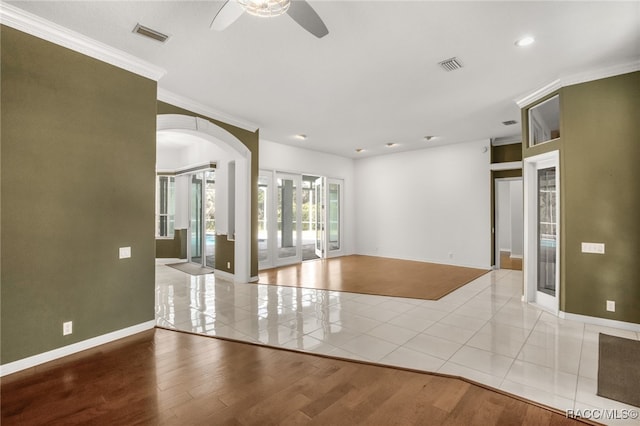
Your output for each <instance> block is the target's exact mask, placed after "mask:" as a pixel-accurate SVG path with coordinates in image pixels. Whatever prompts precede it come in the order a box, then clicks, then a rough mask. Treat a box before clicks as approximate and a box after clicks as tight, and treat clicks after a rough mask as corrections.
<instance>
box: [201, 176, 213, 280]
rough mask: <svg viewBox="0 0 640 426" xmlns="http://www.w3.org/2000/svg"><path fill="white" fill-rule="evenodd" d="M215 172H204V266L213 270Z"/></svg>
mask: <svg viewBox="0 0 640 426" xmlns="http://www.w3.org/2000/svg"><path fill="white" fill-rule="evenodd" d="M215 177H216V175H215V171H213V170H211V171H207V172H204V179H205V187H204V197H205V198H204V199H205V204H204V232H205V239H204V252H205V262H204V266H207V267H209V268H215V266H216V261H215V256H216V179H215Z"/></svg>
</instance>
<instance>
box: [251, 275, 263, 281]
mask: <svg viewBox="0 0 640 426" xmlns="http://www.w3.org/2000/svg"><path fill="white" fill-rule="evenodd" d="M259 279H260V277H259V276H258V275H256V276H255V277H251V278H249V282H250V283H257V282H258V280H259Z"/></svg>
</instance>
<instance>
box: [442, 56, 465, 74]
mask: <svg viewBox="0 0 640 426" xmlns="http://www.w3.org/2000/svg"><path fill="white" fill-rule="evenodd" d="M438 65H440V66H441V67H442V69H443V70H445V71H455V70H457V69H460V68H462V64H461V63H460V61H458V58H456V57H453V58H449V59H445V60H444V61H442V62H438Z"/></svg>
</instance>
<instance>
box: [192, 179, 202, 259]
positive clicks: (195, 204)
mask: <svg viewBox="0 0 640 426" xmlns="http://www.w3.org/2000/svg"><path fill="white" fill-rule="evenodd" d="M189 202H190V204H189V207H190V212H189V216H190V217H189V232H190V235H189V250H190V251H189V253H190V255H189V261H190V262H195V263H200V264H201V263H202V175H201V174H198V175H192V176H191V184H190V200H189Z"/></svg>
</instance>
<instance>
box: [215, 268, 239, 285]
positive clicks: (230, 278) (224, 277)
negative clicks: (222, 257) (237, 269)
mask: <svg viewBox="0 0 640 426" xmlns="http://www.w3.org/2000/svg"><path fill="white" fill-rule="evenodd" d="M213 276H214V277H216V278H220V279H222V280H225V281H231V282H232V283H233V282H235V279H236V276H235V275H234V274H231V273H229V272H226V271H221V270H220V269H214V270H213Z"/></svg>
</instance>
